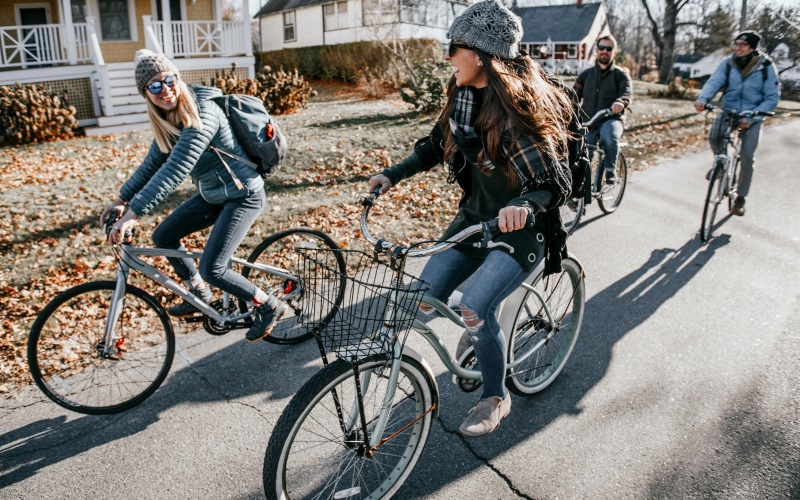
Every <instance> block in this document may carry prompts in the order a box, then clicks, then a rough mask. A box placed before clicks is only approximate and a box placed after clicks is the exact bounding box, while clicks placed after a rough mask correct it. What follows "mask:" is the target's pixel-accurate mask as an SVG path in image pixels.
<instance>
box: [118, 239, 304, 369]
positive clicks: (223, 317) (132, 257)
mask: <svg viewBox="0 0 800 500" xmlns="http://www.w3.org/2000/svg"><path fill="white" fill-rule="evenodd" d="M117 248H119V254H118V256H119V259H118V263H119V268H118V269H117V280H116V281H117V284H116V287H115V288H114V293H113V294H112V296H111V304H110V306H109V309H108V320H107V321H106V330H105V332H104V336H103V341H104V348H103V356H106V357H109V356H113V355H114V351H115V342H114V340H115V337H114V325H116V324H117V320H118V319H119V314H120V312H121V311H122V302H123V301H124V298H125V291H126V289H127V285H128V276H129V274H130V271H131V269H133V270H134V271H137V272H139V273H140V274H141V275H143V276H145V277H147V278H149V279H151V280H153V281H155V282H156V283H158V284H160V285H161V286H163V287H164V288H166V289H168V290H169V291H171V292H172V293H174V294H175V295H177V296H178V297H180V298H182V299H183V300H186V301H188V302H191V303H192V305H194V306H195V307H196V308H197V309H199V310H200V311H201V312H202V313H203V314H205V315H206V316H209V317H211V318H212V319H214V321H216V322H218V323H220V324H225V323H230V322H235V321H239V320H241V319H244V318H247V317H249V316H251V315H252V314H253V313H252V311H246V312H244V313H241V314H231V313H229V312H228V311H229V306H230V302H231V296H230V294H229V293H228V292H223V296H222V311H223V312H222V313H220V312H219V311H217V310H216V309H214V308H213V307H211V306H210V305H208V304H206V303H205V302H203V301H202V300H200V299H198V298H197V297H195V296H194V294H192V293H191V292H189V290H188V289H186V288H185V287H183V286H182V285H181V284H180V283H178V282H177V281H175V280H173V279H172V278H170V277H169V276H166V275H165V274H164V273H162V272H161V271H160V270H158V269H157V268H156V267H154V266H152V265H150V264H148V263H147V262H145V261H143V260H142V259H140V258H139V257H140V256H149V257H177V258H191V259H199V258H200V257H202V255H203V252H193V251H190V250H172V249H164V248H146V247H134V246H131V245H129V244H127V243H126V244H122V245H120V246H119V247H117ZM233 263H236V264H239V265H241V266H244V267H250V268H253V269H256V270H259V271H262V272H265V273H269V274H272V275H275V276H279V277H281V278H283V279H290V280H293V281H296V282H297V283H300V284H301V286H299V287H297V289H296V290H294V291H292V292H291V294H290V295H289V296H291V297H294V296H296V295H299V294H300V293H302V283H301V281H300V279H299V278H298V277H297V276H294V275H292V274H289V271H287V270H286V269H281V268H279V267H275V266H270V265H266V264H258V263H255V262H248V261H246V260H243V259H240V258H237V257H232V258H231V260H230V261H229V262H228V267H231V265H232V264H233Z"/></svg>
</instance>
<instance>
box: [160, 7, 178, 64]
mask: <svg viewBox="0 0 800 500" xmlns="http://www.w3.org/2000/svg"><path fill="white" fill-rule="evenodd" d="M161 20H162V21H163V22H164V40H163V43H164V47H162V48H163V49H164V55H165V56H167V57H169V58H170V59H172V57H173V56H174V55H175V52H174V50H173V47H172V17H171V14H170V11H169V1H168V0H161Z"/></svg>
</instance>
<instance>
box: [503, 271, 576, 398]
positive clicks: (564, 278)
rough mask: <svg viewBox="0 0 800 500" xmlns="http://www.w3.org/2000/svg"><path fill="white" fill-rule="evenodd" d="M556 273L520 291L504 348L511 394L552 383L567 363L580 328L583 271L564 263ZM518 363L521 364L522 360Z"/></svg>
mask: <svg viewBox="0 0 800 500" xmlns="http://www.w3.org/2000/svg"><path fill="white" fill-rule="evenodd" d="M562 268H563V269H562V271H561V272H560V273H556V274H551V275H550V276H548V277H546V278H544V279H541V277H540V278H539V279H537V280H536V282H535V283H534V285H533V287H534V288H535V289H536V291H537V292H538V294H539V295H538V296H537V294H536V293H534V292H532V291H530V290H527V289H526V290H525V295H524V298H523V300H522V301H521V302H520V304H519V309H518V311H517V314H516V319H515V320H514V326H513V328H512V330H511V335H510V338H509V342H508V364H509V366H511V364H512V363H514V362H515V361H516V360H520V361H519V364H518V365H516V366H513V367H510V368H509V373H508V375H507V377H506V386H507V387H508V388H509V390H510V391H511V392H513V393H514V394H519V395H522V396H526V395H530V394H535V393H537V392H539V391H541V390H543V389H545V388H546V387H547V386H549V385H550V384H551V383H552V382H553V380H555V379H556V377H558V375H559V374H560V373H561V371H562V370H563V369H564V365H566V363H567V360H568V359H569V356H570V354H572V350H573V348H574V347H575V343H576V342H577V341H578V334H579V333H580V330H581V324H582V323H583V309H584V302H585V300H586V298H585V293H586V287H585V284H584V279H583V270H582V269H581V267H580V264H578V263H577V262H576V261H574V260H572V259H565V260H564V261H563V262H562ZM523 358H524V360H523Z"/></svg>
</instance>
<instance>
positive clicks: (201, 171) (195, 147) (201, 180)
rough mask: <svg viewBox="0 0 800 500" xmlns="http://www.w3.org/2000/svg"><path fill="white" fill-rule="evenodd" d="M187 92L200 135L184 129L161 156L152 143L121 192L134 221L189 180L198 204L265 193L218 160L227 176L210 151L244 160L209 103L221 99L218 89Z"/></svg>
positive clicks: (257, 180) (244, 170) (237, 167)
mask: <svg viewBox="0 0 800 500" xmlns="http://www.w3.org/2000/svg"><path fill="white" fill-rule="evenodd" d="M189 88H190V90H191V91H192V92H193V93H194V95H195V97H196V99H197V106H198V110H199V112H200V120H201V121H202V122H203V129H202V130H197V129H194V128H184V129H183V130H182V131H181V134H180V136H178V140H177V142H176V143H175V146H174V147H173V148H172V152H170V153H169V154H165V153H162V152H161V151H160V150H159V149H158V145H157V144H156V142H155V140H154V141H153V143H152V144H151V146H150V151H149V152H148V153H147V157H146V158H145V159H144V161H143V162H142V164H141V165H140V166H139V168H138V169H136V171H135V172H134V173H133V175H132V176H131V178H130V179H128V181H127V182H126V183H125V184H124V185H123V186H122V188H121V189H120V197H121V198H122V199H123V200H125V201H126V202H127V203H128V204H129V206H130V209H131V210H133V212H134V213H135V214H136V215H137V216H142V215H146V214H147V213H149V212H150V211H152V210H153V208H154V207H155V206H156V205H158V204H159V203H161V201H163V200H164V198H166V197H167V195H169V194H170V193H171V192H172V191H173V190H174V189H175V188H176V187H178V185H179V184H180V183H181V182H183V180H184V179H185V178H186V176H188V175H191V177H192V181H193V182H194V184H195V186H196V187H197V189H198V191H200V194H201V195H202V196H203V198H204V199H205V200H206V201H207V202H209V203H213V204H222V203H224V202H225V201H227V200H233V199H238V198H245V197H247V196H248V195H250V194H252V193H254V192H255V191H256V190H258V189H264V180H263V179H262V178H261V176H260V175H258V173H257V172H256V171H255V170H254V169H252V168H250V167H248V166H247V165H245V164H243V163H240V162H238V161H236V160H235V159H233V158H230V157H227V156H224V155H223V156H222V158H224V160H225V163H227V164H228V167H230V171H229V170H228V168H226V167H225V165H224V164H223V162H222V161H221V160H220V157H219V156H217V154H216V153H215V152H214V151H213V150H211V149H209V147H210V146H214V147H216V148H218V149H220V150H222V151H228V152H231V153H233V154H235V155H238V156H246V155H245V152H244V150H242V147H241V146H240V145H239V141H237V140H236V137H235V136H234V135H233V131H232V130H231V127H230V125H229V124H228V119H227V118H226V117H225V114H224V113H223V111H222V108H220V107H219V106H218V105H217V104H216V103H215V102H214V101H211V100H210V99H211V98H212V97H216V96H220V95H222V92H221V91H220V90H219V89H217V88H212V87H201V86H198V85H190V86H189ZM231 172H232V173H233V175H231ZM233 176H236V177H237V178H238V179H239V181H240V183H241V185H242V189H239V188H238V187H237V186H236V182H235V180H234V178H233Z"/></svg>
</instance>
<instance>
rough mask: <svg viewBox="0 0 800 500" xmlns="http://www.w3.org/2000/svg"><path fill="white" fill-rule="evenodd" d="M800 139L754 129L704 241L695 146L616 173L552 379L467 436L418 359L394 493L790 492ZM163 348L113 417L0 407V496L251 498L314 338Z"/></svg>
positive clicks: (797, 415) (458, 398)
mask: <svg viewBox="0 0 800 500" xmlns="http://www.w3.org/2000/svg"><path fill="white" fill-rule="evenodd" d="M799 137H800V121H794V122H791V123H787V124H783V125H780V126H776V127H772V128H770V129H769V130H768V133H767V134H766V136H765V137H764V140H763V143H762V147H761V148H760V151H759V164H758V171H757V174H756V178H755V182H754V193H753V194H752V196H751V197H749V198H748V205H747V209H748V213H747V216H746V217H744V218H732V219H729V220H726V221H724V222H723V224H722V225H721V227H720V228H719V229H718V230H717V236H716V238H715V239H714V240H713V241H712V242H711V243H710V244H709V245H706V246H701V245H700V244H699V243H698V240H697V234H696V233H697V228H698V226H699V222H700V214H701V210H702V199H703V197H704V192H705V185H706V182H705V181H704V180H703V174H704V173H705V170H706V168H707V165H708V164H709V163H710V154H709V153H702V154H690V155H687V156H686V157H684V158H683V159H681V160H679V161H669V162H665V163H663V164H661V165H660V166H658V167H655V168H651V169H649V170H647V171H645V172H642V173H637V174H635V175H633V176H632V178H631V180H630V183H629V185H628V192H627V193H626V196H625V200H624V202H623V205H622V207H621V208H620V210H619V211H618V213H616V214H613V215H611V216H605V217H601V216H600V215H599V210H598V208H597V206H596V205H592V206H590V207H589V209H588V214H587V218H586V221H585V222H584V223H583V224H582V226H581V227H580V228H579V229H578V231H577V233H576V234H575V235H574V237H573V238H571V240H570V249H571V250H572V251H573V252H574V253H575V254H576V255H578V256H580V259H581V260H582V262H583V263H584V265H585V266H586V269H587V272H588V278H587V291H588V300H587V304H586V307H587V310H586V316H585V319H584V328H583V331H582V333H581V338H580V340H579V342H578V346H577V347H576V350H575V352H574V354H573V356H572V358H571V360H570V362H569V363H568V365H567V368H566V369H565V371H564V373H563V374H562V375H561V376H560V377H559V379H558V380H557V381H556V382H555V383H554V384H553V385H552V386H551V387H550V388H548V390H547V391H545V393H543V394H541V395H538V396H536V397H533V398H529V399H526V398H521V397H514V400H513V410H512V413H511V415H510V416H509V418H508V419H506V421H504V423H503V425H502V426H501V427H500V429H498V430H497V431H496V432H495V433H494V434H492V435H491V436H489V437H486V438H481V439H475V440H469V441H467V440H464V439H462V438H461V437H460V436H459V435H458V434H457V433H456V430H457V429H458V426H459V425H460V423H461V420H462V419H463V418H464V415H465V412H466V410H467V409H468V408H469V407H470V405H471V404H472V402H473V398H474V397H475V394H463V393H461V392H460V391H459V390H458V389H457V388H456V387H455V386H454V385H452V384H451V383H450V377H449V375H446V374H445V373H444V372H443V366H442V365H441V363H440V362H439V361H438V360H436V359H430V361H431V364H432V366H433V368H434V370H435V371H436V372H437V373H438V381H439V385H440V390H441V393H442V400H441V403H442V416H441V419H440V420H439V421H436V422H435V423H434V428H433V432H432V434H431V438H430V439H429V442H428V446H427V448H426V451H425V453H424V454H423V457H422V460H421V462H420V463H419V464H418V466H417V468H416V469H415V471H414V473H412V475H411V477H410V478H409V480H408V481H407V483H406V485H405V486H404V487H403V489H402V490H401V491H400V494H399V495H398V497H399V498H421V497H425V498H434V499H452V498H459V497H460V498H516V497H522V498H609V499H611V498H613V499H617V498H687V497H694V498H800V472H798V471H800V421H798V420H800V389H799V388H800V369H798V367H799V366H800V327H798V325H800V284H798V283H799V282H798V278H799V277H800V264H798V262H800V216H798V214H800V202H799V201H798V196H797V192H798V191H800V180H798V179H799V178H800V176H799V175H798V170H797V154H798V153H797V152H798V151H800V139H798V138H799ZM458 333H459V332H456V331H451V330H448V331H447V332H446V335H445V336H446V337H447V338H448V339H449V340H448V342H449V343H450V344H451V345H453V346H454V345H455V342H456V338H457V336H458ZM180 345H181V350H180V352H179V355H178V356H176V361H175V364H174V366H173V369H172V373H171V376H170V377H169V378H168V379H167V381H166V382H165V384H164V385H163V386H162V387H161V388H160V389H159V390H158V391H157V392H156V394H155V395H154V396H153V397H151V398H150V399H149V400H147V401H146V402H145V403H144V404H142V405H140V406H139V407H137V408H135V409H133V410H129V411H127V412H125V413H122V414H119V415H113V416H102V417H93V416H82V415H77V414H73V413H68V412H66V411H64V410H61V409H60V407H58V406H56V405H54V404H52V403H50V402H48V401H46V400H43V398H42V397H41V396H40V395H39V394H38V393H37V392H36V391H34V390H29V391H26V392H24V393H23V394H21V396H20V397H19V398H18V399H16V400H12V401H4V402H2V407H0V487H2V488H3V489H2V490H0V497H2V498H59V499H61V498H106V497H111V496H114V497H117V498H137V499H140V498H169V499H171V498H193V499H200V498H203V499H206V498H207V499H212V498H214V499H216V498H259V497H261V496H262V486H261V467H262V460H263V456H264V449H265V446H266V443H267V440H268V438H269V433H270V430H271V428H272V426H273V425H274V423H275V421H276V420H277V418H278V416H279V414H280V412H281V410H282V409H283V408H284V407H285V405H286V404H287V403H288V401H289V398H290V397H291V395H292V394H293V393H294V392H295V391H296V390H297V389H298V388H299V387H300V386H301V385H302V384H303V382H304V381H305V380H307V379H308V378H309V377H310V376H311V374H312V373H314V372H315V370H317V369H318V362H317V361H316V356H315V352H314V347H313V345H311V344H307V345H302V346H295V347H278V346H273V345H269V344H266V343H257V344H249V343H246V342H244V341H243V340H242V338H241V334H238V335H237V334H236V333H232V334H229V335H227V336H224V337H211V336H209V335H207V334H204V333H198V334H193V335H188V336H184V337H182V340H181V342H180ZM415 345H416V346H419V344H418V343H415ZM422 347H424V346H422Z"/></svg>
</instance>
